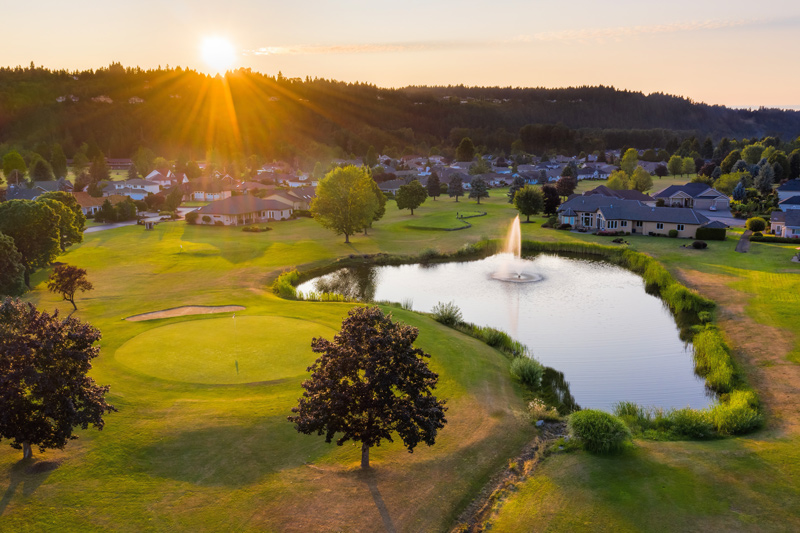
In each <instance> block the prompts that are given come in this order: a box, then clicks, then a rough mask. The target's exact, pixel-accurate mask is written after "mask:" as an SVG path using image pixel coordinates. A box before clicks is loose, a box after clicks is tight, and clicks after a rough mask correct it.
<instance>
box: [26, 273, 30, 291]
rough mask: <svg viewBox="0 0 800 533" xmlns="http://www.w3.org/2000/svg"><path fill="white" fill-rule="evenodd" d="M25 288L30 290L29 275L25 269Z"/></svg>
mask: <svg viewBox="0 0 800 533" xmlns="http://www.w3.org/2000/svg"><path fill="white" fill-rule="evenodd" d="M25 286H26V287H28V290H30V288H31V273H30V271H29V270H28V269H27V268H26V269H25Z"/></svg>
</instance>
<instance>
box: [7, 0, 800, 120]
mask: <svg viewBox="0 0 800 533" xmlns="http://www.w3.org/2000/svg"><path fill="white" fill-rule="evenodd" d="M4 20H5V21H6V24H5V25H4V33H3V43H2V45H0V65H4V66H15V65H28V64H29V63H30V62H31V61H33V62H34V63H35V64H36V65H43V66H46V67H49V68H66V69H69V70H75V69H77V70H82V69H88V68H97V67H100V66H107V65H108V64H109V63H111V62H112V61H119V62H121V63H122V64H123V65H126V66H134V65H139V66H141V67H155V66H158V65H162V66H165V65H170V66H173V67H174V66H177V65H180V66H184V67H187V66H188V67H190V68H195V69H197V70H201V71H204V72H208V71H209V70H210V69H209V67H208V65H206V64H205V63H204V62H203V60H202V58H201V57H200V51H199V50H200V43H201V41H202V40H203V38H204V37H207V36H221V37H224V38H227V39H228V40H230V42H231V43H232V44H233V46H234V47H235V48H236V50H237V64H236V65H234V66H235V67H239V66H243V67H251V68H252V69H254V70H258V71H261V72H265V73H269V74H275V73H277V72H278V71H279V70H280V71H282V72H283V74H284V75H285V76H289V77H293V76H300V77H305V76H312V77H314V76H319V77H325V78H334V79H338V80H345V81H367V82H371V83H375V84H377V85H379V86H385V87H400V86H405V85H414V84H427V85H434V84H436V85H447V84H460V83H463V84H467V85H500V86H508V85H511V86H545V87H560V86H575V85H599V84H603V85H613V86H615V87H618V88H625V89H631V90H640V91H644V92H646V93H649V92H654V91H661V92H666V93H671V94H679V95H683V96H687V97H689V98H692V99H694V100H697V101H703V102H707V103H712V104H724V105H729V106H748V107H749V106H761V105H764V106H779V107H786V106H800V66H799V65H798V59H797V53H796V50H797V44H798V43H797V41H798V35H800V2H798V1H797V0H774V1H771V2H768V3H767V4H753V3H752V2H743V1H741V0H729V1H717V0H710V1H698V0H692V1H689V0H673V1H671V2H664V1H663V0H662V1H659V2H648V1H645V0H636V1H634V0H609V1H606V2H597V1H596V0H573V1H571V2H570V1H562V2H553V1H548V2H540V1H531V0H528V1H519V0H495V1H481V2H476V1H474V0H459V1H451V0H425V1H421V0H405V1H399V2H397V1H396V2H391V3H389V2H384V1H380V0H373V1H361V0H339V1H336V2H334V1H319V0H305V1H293V2H292V1H285V0H283V1H272V0H269V1H264V0H228V1H223V2H221V1H219V0H192V1H189V0H158V1H156V0H139V1H138V2H135V3H134V2H124V3H123V2H114V1H108V0H107V1H104V2H98V1H94V0H73V1H72V2H63V1H62V0H42V1H37V2H15V3H13V4H11V5H8V6H5V9H4Z"/></svg>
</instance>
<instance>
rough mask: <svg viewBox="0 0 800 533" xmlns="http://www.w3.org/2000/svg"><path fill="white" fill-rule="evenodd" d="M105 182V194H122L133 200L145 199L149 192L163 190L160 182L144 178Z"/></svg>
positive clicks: (154, 192) (153, 192)
mask: <svg viewBox="0 0 800 533" xmlns="http://www.w3.org/2000/svg"><path fill="white" fill-rule="evenodd" d="M104 183H105V186H104V187H103V196H111V195H112V194H121V195H123V196H127V197H129V198H131V199H132V200H144V199H145V197H146V196H147V195H148V194H150V193H152V194H156V193H158V191H160V190H161V187H160V186H159V185H158V183H156V182H154V181H149V180H143V179H133V180H123V181H109V182H104Z"/></svg>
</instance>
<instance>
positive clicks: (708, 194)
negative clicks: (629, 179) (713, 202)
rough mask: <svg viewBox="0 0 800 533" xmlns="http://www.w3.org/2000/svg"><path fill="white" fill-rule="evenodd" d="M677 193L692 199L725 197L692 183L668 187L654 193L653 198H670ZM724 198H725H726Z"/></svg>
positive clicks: (697, 183)
mask: <svg viewBox="0 0 800 533" xmlns="http://www.w3.org/2000/svg"><path fill="white" fill-rule="evenodd" d="M679 193H684V194H687V195H689V196H691V197H692V198H718V197H720V196H725V195H724V194H722V193H721V192H719V191H718V190H716V189H712V188H711V187H709V186H708V185H706V184H705V183H700V182H692V183H686V184H684V185H670V186H669V187H667V188H666V189H664V190H663V191H659V192H657V193H655V194H654V195H653V198H672V197H673V196H675V195H676V194H679ZM715 193H716V194H715ZM725 197H726V198H727V196H725Z"/></svg>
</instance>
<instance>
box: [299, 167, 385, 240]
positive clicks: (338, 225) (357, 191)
mask: <svg viewBox="0 0 800 533" xmlns="http://www.w3.org/2000/svg"><path fill="white" fill-rule="evenodd" d="M372 182H373V180H372V178H370V177H369V174H367V171H366V169H364V168H363V167H357V166H354V165H349V166H346V167H340V168H335V169H333V170H332V171H330V172H329V173H328V174H327V175H326V176H325V177H324V178H322V179H321V180H320V181H319V184H318V185H317V190H316V197H315V198H314V199H313V200H312V201H311V214H312V215H313V216H314V219H315V220H316V221H317V222H319V223H320V224H321V225H322V226H323V227H325V228H328V229H331V230H333V231H334V232H336V234H337V235H342V234H344V242H346V243H349V242H350V235H354V234H355V233H357V232H359V231H361V230H363V229H364V228H365V227H366V226H367V225H368V224H369V223H370V221H371V220H372V219H373V217H374V216H375V211H376V209H377V208H378V199H377V197H376V195H375V193H374V192H373V186H372Z"/></svg>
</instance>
